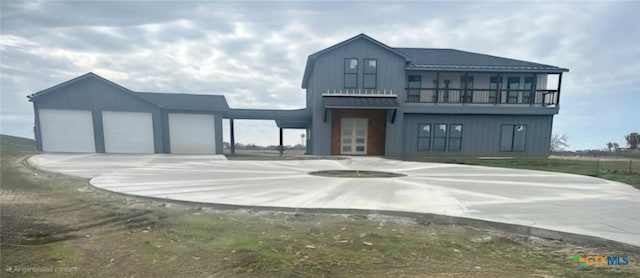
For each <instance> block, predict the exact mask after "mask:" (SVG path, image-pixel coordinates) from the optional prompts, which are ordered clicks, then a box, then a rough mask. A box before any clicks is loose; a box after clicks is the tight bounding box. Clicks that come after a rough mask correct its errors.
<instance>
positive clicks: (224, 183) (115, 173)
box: [29, 154, 640, 246]
mask: <svg viewBox="0 0 640 278" xmlns="http://www.w3.org/2000/svg"><path fill="white" fill-rule="evenodd" d="M29 162H30V163H31V164H32V165H34V166H36V167H38V168H41V169H43V170H49V171H55V172H61V173H65V174H70V175H76V176H82V177H90V178H92V179H91V181H90V182H91V184H92V185H94V186H95V187H98V188H101V189H104V190H108V191H113V192H118V193H124V194H129V195H135V196H144V197H153V198H162V199H168V200H179V201H190V202H199V203H212V204H229V205H241V206H266V207H287V208H314V209H364V210H388V211H407V212H422V213H435V214H443V215H450V216H462V217H468V218H476V219H482V220H490V221H497V222H504V223H512V224H519V225H526V226H533V227H539V228H545V229H551V230H557V231H564V232H570V233H576V234H582V235H591V236H597V237H603V238H607V239H612V240H616V241H620V242H625V243H629V244H633V245H637V246H640V215H639V214H638V211H640V191H638V190H636V189H634V188H633V187H631V186H629V185H626V184H622V183H617V182H611V181H606V180H602V179H597V178H592V177H587V176H580V175H571V174H562V173H552V172H542V171H532V170H516V169H505V168H492V167H481V166H468V165H455V164H438V163H420V162H405V161H397V160H389V159H383V158H376V157H351V158H349V159H345V160H271V161H249V160H247V161H239V160H226V159H225V158H224V157H223V156H178V155H104V154H84V155H71V154H42V155H36V156H33V157H31V158H30V159H29ZM321 170H366V171H386V172H394V173H399V174H403V175H406V176H402V177H395V178H343V177H323V176H314V175H309V174H308V173H309V172H314V171H321Z"/></svg>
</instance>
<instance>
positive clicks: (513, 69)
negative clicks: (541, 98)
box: [405, 64, 569, 74]
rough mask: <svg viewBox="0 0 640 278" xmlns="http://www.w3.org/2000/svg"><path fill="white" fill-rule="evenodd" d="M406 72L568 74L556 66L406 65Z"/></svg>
mask: <svg viewBox="0 0 640 278" xmlns="http://www.w3.org/2000/svg"><path fill="white" fill-rule="evenodd" d="M405 70H407V71H431V72H478V73H535V74H560V73H563V72H568V71H569V70H568V69H565V68H560V67H556V66H546V65H540V66H498V65H484V66H483V65H432V64H408V65H407V66H406V67H405Z"/></svg>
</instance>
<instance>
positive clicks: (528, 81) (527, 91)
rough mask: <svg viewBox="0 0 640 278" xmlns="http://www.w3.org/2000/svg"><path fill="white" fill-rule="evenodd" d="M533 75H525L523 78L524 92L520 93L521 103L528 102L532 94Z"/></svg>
mask: <svg viewBox="0 0 640 278" xmlns="http://www.w3.org/2000/svg"><path fill="white" fill-rule="evenodd" d="M534 80H535V77H534V76H527V77H525V78H524V88H523V89H524V92H523V93H522V103H530V102H531V95H532V94H533V83H534Z"/></svg>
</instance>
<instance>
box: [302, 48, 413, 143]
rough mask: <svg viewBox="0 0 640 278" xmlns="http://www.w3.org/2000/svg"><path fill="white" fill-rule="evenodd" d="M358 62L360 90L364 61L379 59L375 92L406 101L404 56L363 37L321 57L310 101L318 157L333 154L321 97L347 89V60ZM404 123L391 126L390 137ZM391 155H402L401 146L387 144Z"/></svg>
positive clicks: (309, 88)
mask: <svg viewBox="0 0 640 278" xmlns="http://www.w3.org/2000/svg"><path fill="white" fill-rule="evenodd" d="M346 58H356V59H358V88H362V83H363V82H362V79H363V68H362V66H363V63H364V62H363V59H365V58H373V59H377V84H376V89H379V90H387V91H388V90H393V92H394V93H396V94H398V99H399V100H400V99H404V98H405V96H404V94H405V92H404V86H405V70H404V63H405V60H404V58H403V57H401V56H399V55H397V54H395V53H393V52H391V51H389V50H388V49H385V48H383V47H381V46H379V45H377V44H374V43H372V42H371V41H369V40H367V39H364V38H361V39H357V40H354V41H352V42H350V43H348V44H345V45H342V46H340V47H338V48H335V49H332V50H329V51H327V52H325V53H322V54H320V55H319V56H318V57H317V59H316V61H315V65H314V68H313V72H312V74H311V77H310V79H309V84H308V90H309V93H308V96H309V97H311V98H313V99H312V100H309V101H308V105H311V108H312V109H311V110H312V132H311V141H312V142H311V145H312V153H313V154H315V155H329V154H330V153H331V122H332V119H331V113H330V112H329V113H328V115H327V120H326V122H325V116H324V113H325V111H324V110H325V109H324V103H323V100H322V94H323V93H326V92H327V90H333V89H336V90H340V89H343V90H344V59H346ZM401 125H402V121H396V122H395V124H388V126H387V134H394V133H398V132H402V126H401ZM386 150H387V152H388V153H400V152H401V147H400V146H397V145H389V144H387V146H386Z"/></svg>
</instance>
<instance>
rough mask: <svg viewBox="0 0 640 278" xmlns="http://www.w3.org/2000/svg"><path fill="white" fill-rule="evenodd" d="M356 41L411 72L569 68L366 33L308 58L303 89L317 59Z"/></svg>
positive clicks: (558, 69)
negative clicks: (398, 42)
mask: <svg viewBox="0 0 640 278" xmlns="http://www.w3.org/2000/svg"><path fill="white" fill-rule="evenodd" d="M357 39H366V40H368V41H370V42H372V43H374V44H376V45H379V46H380V47H382V48H384V49H387V50H389V51H390V52H392V53H395V54H397V55H399V56H401V57H403V58H404V59H405V61H406V63H407V67H406V68H407V69H409V70H432V71H487V72H500V71H502V72H540V73H561V72H567V71H569V70H568V69H565V68H560V67H556V66H551V65H545V64H539V63H533V62H527V61H522V60H515V59H510V58H504V57H498V56H492V55H486V54H480V53H473V52H468V51H461V50H456V49H439V48H402V47H389V46H387V45H386V44H383V43H381V42H379V41H377V40H375V39H373V38H371V37H369V36H367V35H365V34H360V35H357V36H355V37H353V38H350V39H348V40H346V41H343V42H341V43H338V44H336V45H333V46H331V47H329V48H326V49H323V50H321V51H318V52H316V53H314V54H311V55H310V56H309V57H308V58H307V64H306V67H305V70H304V77H303V79H302V88H303V89H306V88H307V85H308V83H309V78H310V77H311V73H312V71H313V66H314V64H315V60H316V58H317V57H318V56H320V55H322V54H323V53H326V52H328V51H331V50H333V49H336V48H338V47H341V46H343V45H345V44H348V43H350V42H352V41H354V40H357Z"/></svg>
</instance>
